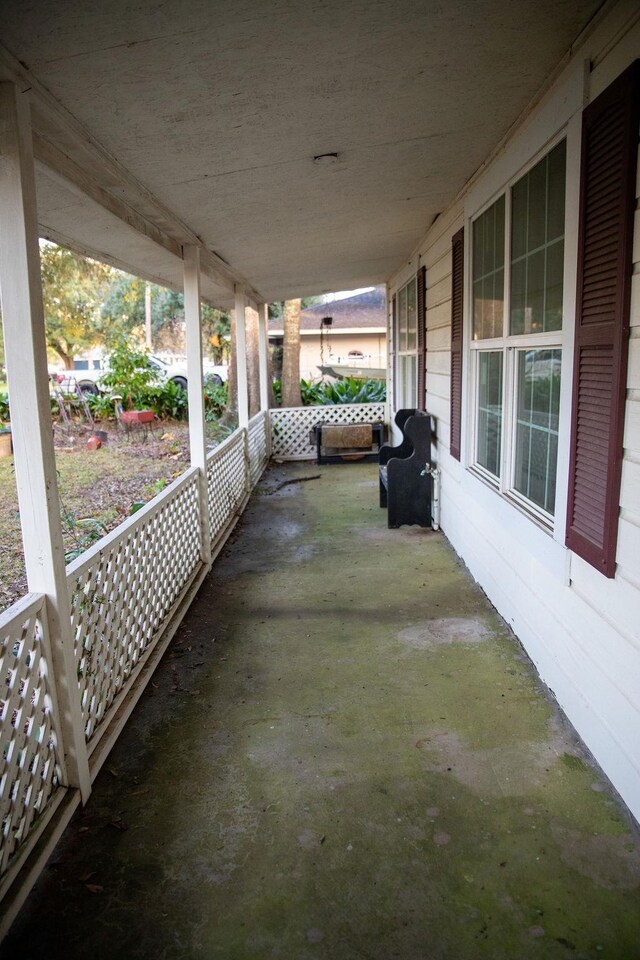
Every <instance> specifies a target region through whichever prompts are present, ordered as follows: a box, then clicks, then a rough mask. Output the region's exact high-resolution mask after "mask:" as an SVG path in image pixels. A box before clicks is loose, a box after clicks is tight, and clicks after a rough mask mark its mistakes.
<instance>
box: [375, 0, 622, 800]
mask: <svg viewBox="0 0 640 960" xmlns="http://www.w3.org/2000/svg"><path fill="white" fill-rule="evenodd" d="M638 51H640V22H639V20H638V15H637V10H634V7H633V5H631V4H628V3H621V4H619V5H618V6H617V7H615V8H614V9H613V10H612V12H611V13H610V14H609V15H608V17H607V18H606V19H605V20H603V21H602V22H601V23H600V25H599V26H598V28H597V30H596V31H594V33H593V34H592V35H591V36H590V37H589V38H588V39H587V41H586V42H585V45H584V46H583V48H582V49H581V50H579V51H577V52H576V53H575V55H574V57H573V59H572V61H571V62H570V63H569V65H568V66H567V67H566V68H565V69H564V70H563V71H562V73H561V74H560V75H559V76H558V78H557V79H556V80H555V82H554V83H553V85H552V86H551V87H550V88H549V89H548V91H547V92H546V94H545V95H544V97H543V98H542V99H541V100H540V102H539V103H538V104H537V105H536V107H535V108H534V109H533V110H532V111H531V112H530V114H529V115H528V116H527V117H526V118H525V119H524V121H523V122H522V124H521V125H520V126H519V128H518V129H517V130H516V131H515V133H514V134H513V135H512V136H511V138H510V139H509V141H508V142H507V143H505V144H504V145H503V146H502V147H501V148H500V150H499V151H497V152H496V154H495V155H494V156H493V157H492V158H491V159H490V161H488V162H487V164H486V165H485V167H484V169H483V170H482V171H481V172H480V174H479V175H478V176H477V177H476V178H475V179H474V181H473V183H472V184H471V185H470V186H469V188H468V189H467V190H466V191H465V192H464V193H463V194H462V195H461V196H460V197H459V198H457V199H456V201H455V202H454V203H453V204H452V205H451V206H450V208H449V209H448V210H446V211H445V212H444V213H443V214H442V215H441V216H440V217H439V218H438V219H437V220H436V221H435V223H434V224H433V226H432V227H431V229H430V230H429V232H428V233H427V235H426V236H425V238H424V239H423V241H422V243H421V244H420V246H419V248H418V250H417V251H416V253H415V256H414V258H413V260H412V262H411V263H410V264H409V265H408V266H407V267H406V268H405V269H404V270H403V271H402V273H401V274H399V275H398V276H396V277H394V278H393V279H392V281H391V283H390V295H393V293H394V292H395V290H397V289H398V288H399V287H401V286H402V284H403V283H404V282H406V280H407V278H408V277H409V276H410V275H411V274H412V273H414V274H415V272H416V270H417V268H418V266H419V265H420V264H424V265H426V268H427V281H426V283H427V291H426V324H427V376H426V390H427V401H426V408H427V410H429V411H430V412H431V413H432V414H433V415H434V416H435V417H436V418H437V433H438V441H437V447H436V449H435V450H434V458H435V459H436V461H437V463H438V466H439V467H440V470H441V476H442V485H441V527H442V529H443V531H444V533H445V534H446V535H447V537H448V538H449V540H450V541H451V543H452V544H453V546H454V548H455V549H456V550H457V552H458V553H459V554H460V555H461V557H462V558H463V559H464V561H465V562H466V564H467V565H468V567H469V568H470V570H471V572H472V574H473V575H474V577H475V578H476V579H477V580H478V582H479V583H480V585H481V586H482V588H483V589H484V590H485V592H486V593H487V595H488V596H489V598H490V599H491V601H492V602H493V603H494V604H495V606H496V608H497V609H498V611H499V612H500V613H501V614H502V616H503V617H504V618H505V620H506V621H507V622H508V623H509V624H510V625H511V627H512V628H513V630H514V632H515V633H516V635H517V636H518V637H519V638H520V640H521V641H522V643H523V644H524V646H525V648H526V650H527V652H528V653H529V655H530V657H531V658H532V660H533V661H534V663H535V664H536V666H537V668H538V670H539V672H540V675H541V677H542V679H543V680H544V681H545V682H546V683H547V684H548V686H549V687H550V688H551V689H552V691H553V692H554V693H555V695H556V697H557V699H558V701H559V703H560V705H561V707H562V708H563V709H564V711H565V712H566V714H567V716H568V717H569V719H570V720H571V722H572V723H573V724H574V726H575V727H576V729H577V730H578V732H579V733H580V735H581V736H582V738H583V740H584V741H585V743H586V744H587V746H588V747H589V749H590V750H591V751H592V753H593V754H594V756H595V757H596V759H597V761H598V762H599V763H600V765H601V766H602V768H603V769H604V771H605V773H606V774H607V775H608V776H609V778H610V779H611V781H612V783H613V784H614V786H615V787H616V788H617V789H618V791H619V792H620V794H621V795H622V797H623V799H624V800H625V801H626V803H627V804H628V806H629V808H630V809H631V811H632V812H633V814H634V816H635V817H636V818H637V819H640V212H638V201H637V200H636V212H635V233H634V250H633V261H634V276H633V286H632V300H631V337H630V341H629V367H628V377H627V401H626V411H625V432H624V462H623V471H622V486H621V494H620V517H619V535H618V545H617V554H616V572H615V576H614V578H613V579H607V578H606V577H604V576H603V575H602V574H601V573H599V572H598V571H597V570H596V569H594V568H593V567H592V566H590V565H589V564H588V563H586V562H585V561H584V560H582V559H581V558H580V557H579V556H577V555H576V554H575V553H573V552H572V551H570V550H568V549H567V548H566V547H565V545H564V542H565V525H566V503H567V487H568V471H569V439H570V415H571V379H572V377H571V371H572V362H573V338H574V324H575V302H576V276H577V273H576V271H577V232H578V207H579V170H580V131H581V116H582V111H583V109H584V107H585V106H586V105H587V104H588V103H590V102H591V101H592V100H593V99H594V98H595V97H597V96H598V95H599V93H601V92H602V90H604V89H605V88H606V87H607V86H608V85H609V84H610V83H611V82H612V81H613V80H614V79H615V78H616V77H617V76H618V75H619V74H620V73H621V72H622V71H623V70H624V69H625V68H626V67H627V66H629V65H630V63H631V62H632V61H633V60H634V59H635V58H636V57H637V56H638ZM586 61H589V62H590V63H591V65H592V69H591V70H590V71H589V70H587V69H586V68H585V62H586ZM559 135H564V136H566V142H567V177H566V183H567V194H566V206H565V265H564V300H563V316H564V321H563V331H562V350H563V361H562V362H563V366H562V371H563V373H562V388H561V396H560V417H559V421H560V422H559V434H560V436H559V445H558V446H559V454H558V468H557V477H558V496H557V504H556V512H555V522H554V527H553V531H552V532H551V531H549V530H548V529H545V528H543V526H542V525H541V524H539V523H538V522H536V521H535V520H534V519H532V517H531V516H530V515H528V514H527V513H525V512H524V511H523V510H521V509H519V508H518V507H517V506H515V505H514V503H513V502H512V501H511V500H509V499H508V498H506V497H505V496H503V495H501V494H500V493H499V492H498V491H497V490H496V489H494V488H492V487H491V486H490V485H488V484H487V482H485V481H484V480H483V479H481V478H480V477H479V476H478V475H477V474H476V473H474V472H473V471H472V470H470V469H469V463H470V445H471V439H472V437H471V433H472V424H471V423H470V417H471V410H472V407H471V399H472V398H471V389H472V384H471V378H470V351H469V340H470V291H469V280H468V278H469V275H470V242H469V241H470V236H471V234H470V220H471V218H472V217H473V216H474V215H475V214H477V213H478V211H479V210H480V209H481V208H482V206H483V204H487V203H489V202H490V201H491V199H492V198H493V197H495V196H496V194H497V192H498V191H500V190H503V189H504V187H505V186H506V185H507V184H508V183H509V182H510V181H511V180H512V179H513V178H514V177H515V176H517V175H518V173H519V171H521V170H523V169H526V167H527V165H528V164H530V163H531V162H532V161H533V160H534V159H535V158H536V156H538V155H540V154H541V153H543V152H545V150H546V149H548V147H549V146H550V145H553V143H554V139H555V138H557V137H558V136H559ZM638 169H639V171H640V163H639V166H638ZM636 197H640V174H639V176H638V183H637V187H636ZM463 225H464V227H465V255H466V261H465V287H466V295H465V337H464V350H463V395H462V410H463V416H462V424H463V425H462V437H461V451H462V452H461V460H460V462H458V461H457V460H455V459H454V458H453V457H452V456H451V455H450V452H449V443H450V407H449V405H450V364H451V350H450V347H451V238H452V235H453V234H454V233H455V232H456V231H457V230H459V229H460V228H461V227H462V226H463Z"/></svg>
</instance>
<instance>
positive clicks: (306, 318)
mask: <svg viewBox="0 0 640 960" xmlns="http://www.w3.org/2000/svg"><path fill="white" fill-rule="evenodd" d="M326 317H331V324H328V323H323V320H324V318H326ZM386 331H387V328H386V297H385V290H384V287H375V288H374V289H373V290H370V291H368V292H367V293H359V294H357V295H356V296H354V297H345V298H344V299H343V300H333V301H332V302H330V303H318V304H315V305H314V306H312V307H307V308H306V309H305V310H302V312H301V313H300V376H301V377H302V378H303V379H305V380H316V379H318V377H320V376H321V371H320V367H321V366H324V365H330V364H332V363H334V364H338V365H343V364H345V365H350V364H353V365H355V364H357V365H358V366H360V367H365V368H366V367H371V368H373V369H380V368H383V369H384V368H385V367H386V365H387V332H386ZM283 334H284V331H283V328H282V320H278V319H273V320H270V321H269V341H270V343H271V344H272V345H273V346H274V347H275V348H276V350H277V348H278V347H281V346H282V338H283Z"/></svg>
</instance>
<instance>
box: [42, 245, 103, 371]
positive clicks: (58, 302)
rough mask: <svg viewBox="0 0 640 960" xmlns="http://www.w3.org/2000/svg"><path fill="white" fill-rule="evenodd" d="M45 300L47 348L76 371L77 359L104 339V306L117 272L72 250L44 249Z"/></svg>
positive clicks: (46, 246) (49, 247)
mask: <svg viewBox="0 0 640 960" xmlns="http://www.w3.org/2000/svg"><path fill="white" fill-rule="evenodd" d="M40 266H41V272H42V297H43V302H44V320H45V330H46V338H47V344H48V346H49V347H51V348H52V349H53V350H55V352H56V353H57V354H58V356H59V357H60V358H61V359H62V361H63V362H64V365H65V367H66V368H67V370H70V369H71V368H72V367H73V356H74V354H75V353H77V352H78V351H79V350H86V349H87V348H88V347H91V346H93V345H94V344H95V343H97V342H98V341H99V339H100V332H101V331H100V305H101V303H102V300H103V298H104V296H105V293H106V291H107V289H108V286H109V283H110V282H111V279H112V276H113V269H112V268H111V267H109V266H107V265H106V264H104V263H98V262H97V261H96V260H89V259H88V258H87V257H81V256H79V255H78V254H76V253H73V252H72V251H71V250H67V249H65V248H64V247H58V246H55V245H54V244H50V243H46V244H42V246H41V247H40Z"/></svg>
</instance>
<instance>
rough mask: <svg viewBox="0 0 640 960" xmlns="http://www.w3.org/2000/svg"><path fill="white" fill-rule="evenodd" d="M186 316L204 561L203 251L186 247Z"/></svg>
mask: <svg viewBox="0 0 640 960" xmlns="http://www.w3.org/2000/svg"><path fill="white" fill-rule="evenodd" d="M183 256H184V318H185V326H186V340H187V395H188V398H189V446H190V451H191V466H192V467H198V469H199V470H200V484H199V496H200V526H201V537H200V543H201V556H202V561H203V563H206V564H210V563H211V533H210V529H209V504H208V495H207V442H206V438H205V419H204V386H203V382H202V381H203V376H202V323H201V307H200V304H201V299H200V250H199V248H198V247H194V246H185V247H184V252H183Z"/></svg>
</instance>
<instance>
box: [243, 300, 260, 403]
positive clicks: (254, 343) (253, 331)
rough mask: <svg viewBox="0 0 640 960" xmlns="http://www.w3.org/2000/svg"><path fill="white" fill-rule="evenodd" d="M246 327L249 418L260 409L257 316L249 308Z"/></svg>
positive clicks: (246, 313) (246, 312) (246, 314)
mask: <svg viewBox="0 0 640 960" xmlns="http://www.w3.org/2000/svg"><path fill="white" fill-rule="evenodd" d="M245 317H246V327H247V382H248V386H249V416H250V417H253V416H254V415H255V414H256V413H257V412H258V411H259V409H260V366H259V362H258V314H257V312H256V311H255V310H252V309H251V307H248V308H247V310H246V311H245Z"/></svg>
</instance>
